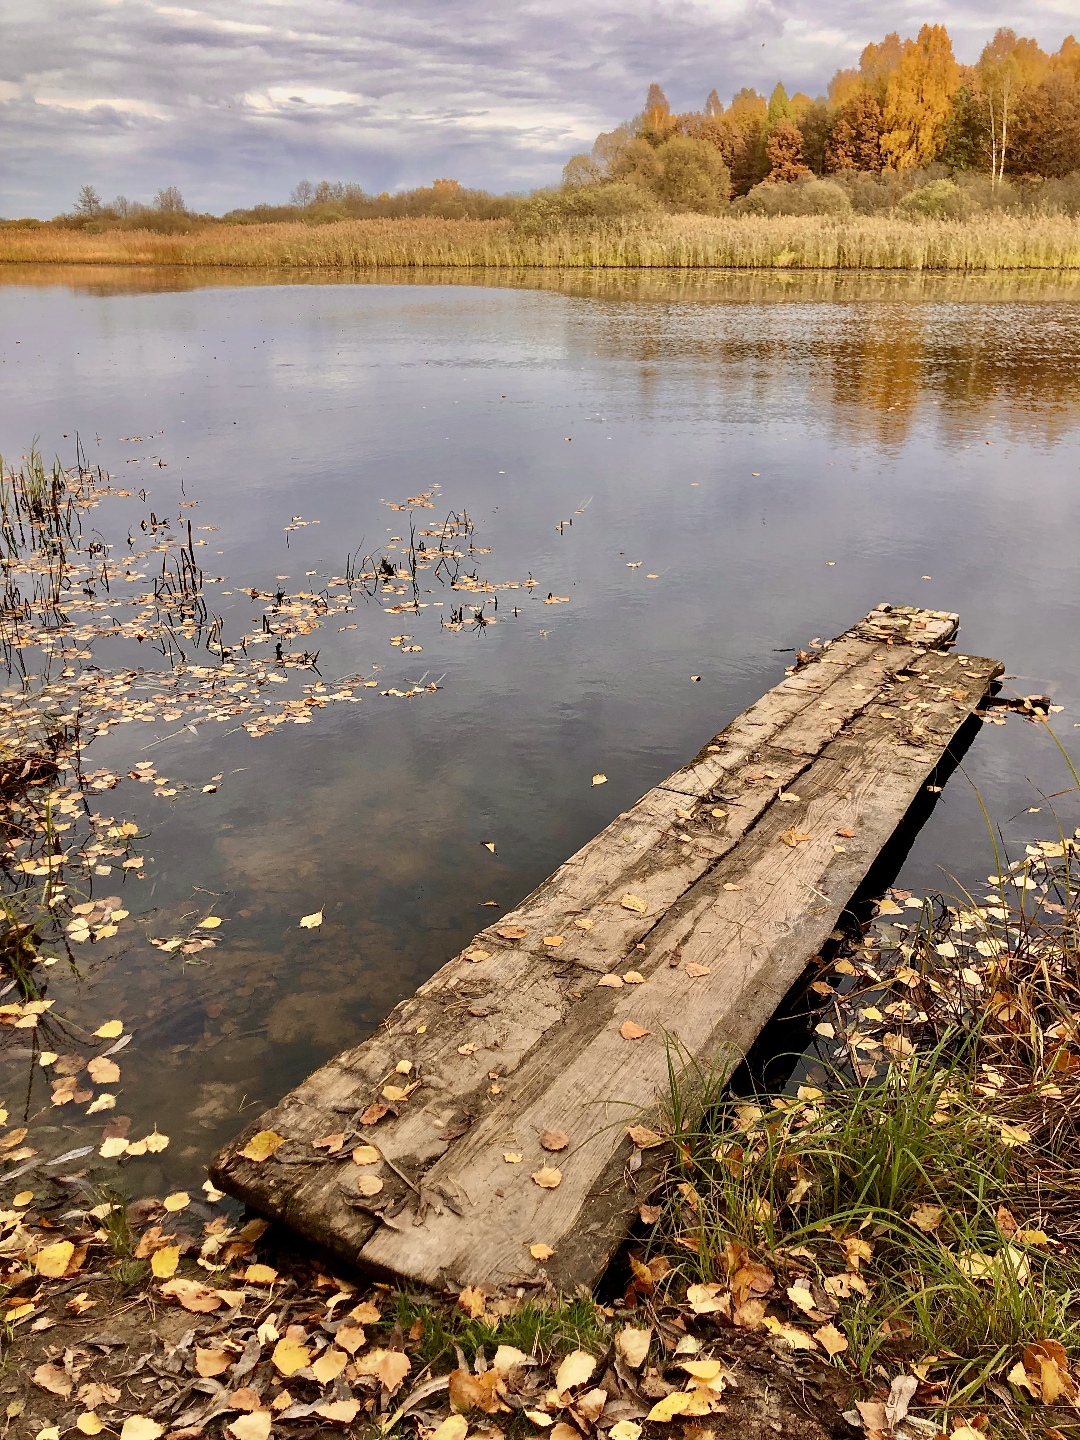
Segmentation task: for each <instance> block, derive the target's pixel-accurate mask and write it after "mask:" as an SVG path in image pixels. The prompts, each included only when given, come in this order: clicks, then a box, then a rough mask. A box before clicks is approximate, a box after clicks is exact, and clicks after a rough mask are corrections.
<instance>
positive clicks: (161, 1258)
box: [150, 1245, 180, 1280]
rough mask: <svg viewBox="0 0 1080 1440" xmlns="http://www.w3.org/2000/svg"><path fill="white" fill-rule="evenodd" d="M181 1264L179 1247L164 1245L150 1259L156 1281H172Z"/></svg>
mask: <svg viewBox="0 0 1080 1440" xmlns="http://www.w3.org/2000/svg"><path fill="white" fill-rule="evenodd" d="M179 1264H180V1246H179V1245H162V1246H161V1247H160V1248H159V1249H157V1250H155V1251H154V1253H153V1254H152V1255H151V1257H150V1269H151V1270H152V1272H153V1274H154V1278H155V1279H156V1280H171V1279H172V1277H173V1276H174V1275H175V1274H176V1267H177V1265H179Z"/></svg>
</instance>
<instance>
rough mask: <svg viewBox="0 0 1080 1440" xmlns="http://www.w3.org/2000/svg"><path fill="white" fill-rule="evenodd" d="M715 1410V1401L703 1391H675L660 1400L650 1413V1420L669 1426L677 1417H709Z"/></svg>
mask: <svg viewBox="0 0 1080 1440" xmlns="http://www.w3.org/2000/svg"><path fill="white" fill-rule="evenodd" d="M714 1409H715V1401H714V1400H713V1399H712V1397H711V1396H710V1395H709V1394H708V1393H707V1392H703V1391H701V1390H674V1391H672V1393H671V1394H670V1395H665V1396H664V1398H663V1399H662V1400H658V1401H657V1402H656V1404H655V1405H654V1406H653V1407H652V1409H651V1410H650V1411H649V1415H648V1418H649V1419H650V1420H653V1421H657V1422H659V1423H660V1424H662V1425H663V1424H667V1423H668V1422H669V1421H671V1420H674V1419H675V1417H676V1415H709V1414H711V1413H712V1411H713V1410H714Z"/></svg>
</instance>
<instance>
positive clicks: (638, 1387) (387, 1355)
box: [0, 1191, 840, 1440]
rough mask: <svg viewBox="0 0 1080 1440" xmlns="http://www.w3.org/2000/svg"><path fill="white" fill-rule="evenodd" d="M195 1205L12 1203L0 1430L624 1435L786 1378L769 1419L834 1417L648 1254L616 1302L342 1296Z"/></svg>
mask: <svg viewBox="0 0 1080 1440" xmlns="http://www.w3.org/2000/svg"><path fill="white" fill-rule="evenodd" d="M209 1193H210V1196H211V1197H212V1196H213V1194H214V1192H212V1191H210V1192H209ZM218 1198H219V1199H220V1197H218ZM212 1204H213V1201H212V1199H210V1198H208V1200H207V1201H202V1200H192V1199H191V1198H190V1197H188V1196H187V1195H183V1194H180V1195H174V1196H168V1197H166V1198H165V1199H164V1200H163V1201H158V1200H143V1201H138V1202H136V1203H134V1204H132V1205H127V1206H125V1205H123V1204H122V1203H121V1202H120V1201H117V1200H115V1199H114V1200H106V1201H104V1202H102V1203H100V1204H98V1205H95V1206H92V1207H91V1208H89V1209H88V1210H86V1211H85V1212H81V1213H79V1212H67V1214H66V1215H64V1216H61V1217H59V1220H60V1221H61V1222H63V1229H62V1230H61V1231H58V1230H57V1229H55V1228H53V1225H52V1223H51V1222H50V1221H49V1220H48V1219H47V1218H46V1217H45V1216H44V1215H38V1216H32V1215H28V1214H23V1215H22V1216H21V1217H20V1229H21V1240H22V1242H23V1249H22V1250H21V1251H20V1252H19V1254H17V1255H12V1254H10V1252H9V1255H8V1257H7V1275H6V1284H7V1286H8V1287H9V1288H8V1294H7V1300H6V1304H7V1315H6V1320H7V1324H8V1326H9V1327H10V1328H9V1331H8V1333H9V1334H10V1335H11V1336H12V1340H11V1342H10V1343H11V1344H12V1346H13V1347H14V1352H15V1353H16V1354H17V1355H18V1357H19V1361H20V1363H19V1365H18V1366H17V1367H13V1366H10V1365H9V1367H8V1369H7V1371H6V1373H5V1376H4V1379H3V1380H2V1381H0V1410H6V1415H7V1418H8V1420H9V1422H11V1421H14V1420H18V1422H19V1427H20V1429H19V1433H22V1434H26V1435H28V1436H34V1437H36V1440H58V1437H59V1436H60V1435H62V1434H67V1433H77V1434H82V1435H96V1434H99V1433H105V1432H108V1433H111V1434H119V1435H120V1436H121V1437H122V1440H157V1437H158V1436H161V1435H165V1434H168V1435H170V1436H174V1437H177V1440H189V1437H191V1440H193V1437H195V1436H222V1437H228V1440H269V1437H271V1436H278V1437H283V1436H288V1435H294V1434H295V1435H312V1434H315V1435H322V1434H328V1433H333V1432H336V1433H341V1434H361V1433H365V1434H370V1433H373V1431H374V1430H375V1429H376V1428H377V1429H378V1430H380V1431H383V1432H389V1431H391V1430H394V1431H396V1433H399V1434H400V1433H402V1430H403V1429H405V1430H407V1431H408V1432H409V1433H414V1434H416V1435H418V1436H420V1437H435V1440H464V1437H465V1436H466V1435H467V1434H469V1433H470V1432H471V1433H473V1434H474V1435H475V1436H477V1437H488V1440H497V1437H499V1436H501V1435H503V1434H504V1433H505V1430H506V1427H507V1426H509V1425H511V1424H514V1423H515V1422H516V1423H517V1426H518V1427H519V1433H532V1434H534V1435H537V1436H550V1440H585V1437H591V1436H597V1437H600V1440H639V1437H640V1436H641V1435H642V1433H643V1431H644V1430H645V1429H646V1428H652V1427H656V1426H659V1427H661V1433H664V1432H666V1428H667V1427H668V1426H670V1424H671V1423H672V1422H675V1421H680V1422H682V1421H686V1420H693V1421H694V1422H695V1423H699V1424H700V1423H708V1417H712V1416H716V1417H720V1416H729V1415H735V1414H738V1413H740V1410H741V1409H745V1410H746V1412H747V1413H749V1414H753V1415H761V1414H762V1413H770V1414H771V1413H774V1412H775V1413H782V1410H783V1408H784V1407H781V1411H777V1399H776V1397H777V1395H778V1394H781V1395H782V1394H784V1393H785V1392H784V1390H783V1388H782V1387H783V1386H784V1384H785V1383H790V1385H791V1387H792V1392H791V1397H790V1398H789V1399H788V1400H786V1401H785V1405H787V1404H788V1403H791V1404H794V1405H795V1407H796V1410H797V1411H798V1412H799V1413H798V1414H797V1415H794V1416H786V1417H785V1420H784V1422H783V1423H780V1422H777V1423H776V1425H775V1427H774V1428H775V1429H776V1431H778V1432H779V1433H781V1434H786V1435H790V1436H791V1437H793V1440H804V1437H805V1440H811V1437H812V1440H824V1437H825V1436H826V1435H827V1434H828V1433H829V1432H830V1424H831V1422H830V1420H829V1417H830V1416H832V1417H835V1416H836V1415H837V1413H838V1411H837V1404H838V1403H839V1398H840V1397H839V1396H837V1397H834V1398H831V1399H822V1395H823V1393H824V1390H828V1388H829V1387H828V1377H826V1378H825V1382H824V1387H823V1382H822V1379H821V1377H820V1375H818V1376H815V1374H814V1373H813V1371H812V1370H811V1369H807V1368H806V1367H805V1366H803V1367H802V1368H801V1369H799V1370H796V1369H793V1368H792V1367H790V1366H788V1367H787V1368H786V1369H785V1363H784V1360H783V1357H782V1356H779V1355H777V1354H776V1353H773V1352H771V1351H770V1350H769V1349H768V1347H767V1346H766V1347H765V1348H764V1349H762V1348H761V1347H760V1346H759V1347H757V1348H756V1349H753V1350H751V1352H749V1354H747V1353H746V1351H745V1341H746V1340H747V1339H748V1337H746V1336H737V1337H736V1340H737V1341H738V1342H739V1343H738V1344H736V1345H735V1346H734V1348H733V1347H732V1344H731V1343H730V1341H727V1342H725V1341H724V1340H723V1337H722V1336H721V1334H720V1332H719V1331H718V1330H717V1329H716V1327H715V1324H714V1321H713V1318H712V1317H711V1315H710V1314H709V1313H708V1310H707V1307H706V1308H705V1310H704V1311H703V1312H702V1313H698V1311H696V1310H695V1308H694V1307H693V1306H692V1305H688V1304H686V1303H684V1302H679V1303H676V1302H675V1300H674V1297H673V1296H672V1297H671V1298H670V1299H663V1300H662V1298H661V1293H660V1290H659V1289H657V1288H655V1286H654V1284H653V1281H652V1278H651V1276H652V1275H653V1273H659V1272H660V1271H662V1269H663V1267H662V1266H660V1265H658V1263H657V1262H656V1261H653V1262H652V1269H651V1270H650V1269H649V1267H647V1266H644V1267H641V1269H642V1270H643V1271H644V1273H645V1274H647V1275H649V1276H650V1280H649V1283H648V1285H646V1284H644V1283H643V1282H641V1281H640V1280H639V1281H638V1282H635V1284H634V1285H632V1286H631V1293H630V1295H629V1297H628V1302H627V1303H624V1304H622V1305H619V1306H606V1307H605V1306H602V1305H599V1304H597V1303H595V1302H593V1301H592V1300H591V1299H588V1298H584V1297H578V1298H577V1299H575V1300H573V1301H569V1302H567V1301H561V1300H560V1299H559V1298H558V1297H557V1296H555V1295H554V1294H551V1293H547V1294H536V1293H529V1294H522V1293H519V1294H512V1295H509V1296H493V1295H486V1294H485V1293H484V1292H483V1291H482V1290H480V1289H477V1288H471V1289H466V1290H464V1291H462V1292H461V1293H460V1294H458V1295H443V1296H431V1295H425V1296H415V1295H405V1294H403V1293H401V1292H395V1291H393V1290H392V1289H391V1288H390V1287H389V1286H385V1285H375V1286H372V1287H370V1288H369V1289H367V1290H366V1291H361V1290H360V1289H358V1288H357V1286H356V1285H355V1284H354V1283H353V1282H351V1281H349V1280H347V1279H344V1278H342V1277H340V1276H337V1275H333V1274H331V1273H329V1272H328V1271H326V1270H325V1269H323V1268H321V1267H320V1266H319V1265H318V1264H315V1263H313V1262H312V1261H311V1260H310V1258H305V1257H303V1256H298V1255H296V1254H295V1253H290V1252H280V1251H276V1250H274V1249H273V1248H272V1242H273V1235H272V1233H271V1234H270V1235H268V1234H267V1231H268V1226H267V1225H266V1222H264V1221H262V1220H252V1221H248V1222H247V1223H245V1224H240V1223H238V1222H237V1221H234V1220H231V1219H230V1218H229V1217H228V1216H227V1215H225V1214H216V1215H214V1214H212V1215H211V1218H209V1219H207V1220H204V1221H203V1222H202V1223H201V1224H198V1223H193V1222H195V1221H196V1217H197V1216H198V1215H200V1214H202V1215H205V1214H207V1213H208V1212H209V1210H210V1208H211V1206H212ZM77 1214H78V1218H76V1215H77ZM58 1233H62V1234H63V1237H64V1238H62V1239H56V1238H55V1237H56V1235H57V1234H58ZM118 1250H120V1251H122V1252H123V1253H120V1254H118V1253H117V1251H118ZM271 1261H273V1262H274V1263H270V1262H271ZM639 1263H640V1262H639ZM699 1309H700V1307H699ZM583 1332H584V1333H583ZM529 1336H531V1337H532V1338H531V1341H530V1339H528V1338H526V1337H529ZM513 1341H517V1343H512V1342H513ZM526 1346H527V1347H528V1348H524V1347H526ZM586 1347H587V1348H586ZM740 1347H741V1348H740ZM778 1367H779V1368H778ZM763 1376H764V1377H765V1379H763V1378H762V1377H763ZM785 1377H786V1381H785ZM778 1384H779V1385H780V1386H781V1389H780V1390H779V1391H778V1390H777V1386H778ZM808 1387H809V1388H808ZM770 1393H771V1395H772V1398H771V1399H770ZM796 1393H799V1394H801V1397H802V1398H801V1399H797V1400H796V1399H795V1398H794V1397H795V1395H796ZM808 1397H809V1398H808ZM819 1411H820V1414H818V1413H817V1412H819ZM521 1425H524V1426H525V1427H526V1429H525V1432H520V1426H521Z"/></svg>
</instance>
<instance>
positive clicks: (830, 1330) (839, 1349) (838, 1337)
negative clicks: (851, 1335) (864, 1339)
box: [814, 1325, 848, 1359]
mask: <svg viewBox="0 0 1080 1440" xmlns="http://www.w3.org/2000/svg"><path fill="white" fill-rule="evenodd" d="M814 1339H815V1340H816V1341H817V1342H818V1344H819V1345H820V1346H821V1347H822V1348H823V1349H824V1350H825V1351H826V1353H827V1354H828V1355H829V1357H830V1359H831V1358H832V1356H833V1355H842V1354H843V1353H844V1351H845V1350H846V1349H847V1348H848V1342H847V1336H846V1335H843V1334H842V1333H841V1332H840V1331H839V1330H838V1329H837V1328H836V1326H835V1325H822V1327H821V1329H820V1330H815V1331H814Z"/></svg>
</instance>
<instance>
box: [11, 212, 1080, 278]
mask: <svg viewBox="0 0 1080 1440" xmlns="http://www.w3.org/2000/svg"><path fill="white" fill-rule="evenodd" d="M4 262H8V263H12V262H23V263H36V264H94V265H176V266H238V267H247V268H252V267H254V268H260V269H270V270H278V269H280V270H289V269H303V270H372V269H377V268H384V269H392V268H399V267H401V268H410V269H412V268H417V267H435V266H441V267H462V268H481V269H489V268H495V269H503V268H508V267H542V268H549V267H558V268H562V269H603V268H655V267H664V268H675V269H686V270H693V269H700V268H712V267H717V268H732V269H767V270H800V269H841V270H895V269H899V270H915V271H922V270H952V271H987V270H993V271H1010V270H1063V269H1065V270H1072V269H1080V220H1077V219H1072V218H1069V217H1067V216H1034V217H1018V216H1011V215H1003V216H993V217H990V216H984V217H980V218H978V219H976V220H970V221H956V220H920V221H911V220H904V219H896V218H880V217H868V216H855V217H853V218H845V219H840V220H838V219H836V218H834V217H831V216H779V217H767V216H757V215H739V216H706V215H667V216H662V217H660V218H659V219H656V220H651V221H648V222H644V223H627V224H618V225H607V226H603V227H601V228H598V229H594V230H573V231H563V232H557V233H554V234H550V235H541V236H525V235H521V234H518V233H517V232H516V231H515V229H514V226H513V222H512V221H510V220H441V219H433V218H422V219H404V220H343V221H339V222H337V223H335V224H329V225H319V226H311V225H305V224H302V223H299V222H293V223H286V224H276V225H252V226H245V227H236V226H230V225H213V226H209V227H207V228H206V229H204V230H201V231H199V232H198V233H196V234H191V235H157V234H153V233H151V232H149V231H130V230H129V231H119V230H118V231H107V232H105V233H103V234H99V235H87V234H85V233H84V232H80V231H73V230H61V229H39V230H19V229H15V228H0V263H4Z"/></svg>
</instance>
